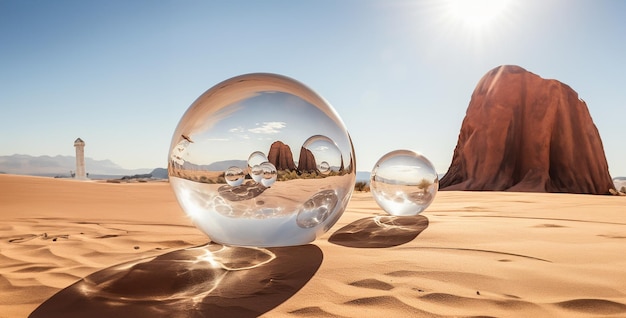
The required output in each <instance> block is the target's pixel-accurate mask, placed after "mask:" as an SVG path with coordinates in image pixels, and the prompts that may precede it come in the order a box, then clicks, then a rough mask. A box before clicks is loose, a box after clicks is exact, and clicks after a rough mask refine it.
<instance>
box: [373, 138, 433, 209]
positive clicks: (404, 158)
mask: <svg viewBox="0 0 626 318" xmlns="http://www.w3.org/2000/svg"><path fill="white" fill-rule="evenodd" d="M370 190H371V192H372V196H373V197H374V199H375V200H376V202H377V203H378V205H379V206H380V207H381V208H382V209H383V210H385V211H386V212H387V213H389V214H391V215H394V216H411V215H417V214H419V213H421V212H422V211H424V210H425V209H426V208H427V207H428V206H429V205H430V204H431V203H432V202H433V200H434V199H435V195H437V191H438V190H439V178H438V176H437V172H436V171H435V167H434V166H433V164H432V163H431V162H430V161H429V160H428V159H427V158H426V157H424V156H423V155H421V154H419V153H416V152H414V151H411V150H395V151H392V152H390V153H388V154H386V155H384V156H383V157H382V158H380V159H379V160H378V162H376V164H375V165H374V169H372V174H371V180H370Z"/></svg>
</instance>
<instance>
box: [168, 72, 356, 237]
mask: <svg viewBox="0 0 626 318" xmlns="http://www.w3.org/2000/svg"><path fill="white" fill-rule="evenodd" d="M298 151H299V152H298ZM266 154H267V156H266ZM296 159H298V161H296ZM354 160H355V157H354V149H353V146H352V141H351V140H350V136H349V134H348V131H347V129H346V127H345V125H344V123H343V122H342V120H341V119H340V118H339V115H338V114H337V113H336V111H335V110H334V109H333V108H332V106H331V105H330V104H329V103H328V102H327V101H326V100H325V99H324V98H322V97H321V96H319V95H318V94H317V93H315V92H314V91H312V90H311V89H309V88H308V87H306V86H305V85H303V84H301V83H299V82H297V81H296V80H293V79H291V78H288V77H285V76H281V75H276V74H265V73H257V74H247V75H241V76H238V77H234V78H231V79H228V80H226V81H223V82H221V83H219V84H217V85H215V86H214V87H212V88H210V89H209V90H207V91H206V92H205V93H204V94H202V95H201V96H200V97H199V98H198V99H197V100H196V101H195V102H194V103H193V104H192V105H191V106H190V107H189V109H187V111H186V112H185V114H184V115H183V117H182V118H181V119H180V121H179V123H178V126H177V127H176V130H175V132H174V134H173V137H172V142H171V144H170V150H169V157H168V175H169V181H170V185H171V186H172V189H173V191H174V193H175V195H176V198H177V200H178V203H179V204H180V206H181V207H182V208H183V210H184V211H185V213H186V214H187V215H188V216H189V218H190V219H191V220H192V221H193V222H194V224H195V225H196V227H198V229H200V230H201V231H202V232H204V233H205V234H206V235H207V236H209V238H210V239H211V240H212V241H214V242H217V243H221V244H224V245H237V246H257V247H272V246H293V245H302V244H307V243H309V242H311V241H313V240H315V239H316V238H317V237H319V236H320V235H322V234H324V233H325V232H326V231H328V230H329V229H330V228H331V227H332V226H333V225H334V224H335V222H337V220H338V219H339V217H340V216H341V215H342V214H343V212H344V210H345V208H346V206H347V204H348V201H349V200H350V197H351V195H352V191H353V189H354V182H355V178H356V171H355V161H354Z"/></svg>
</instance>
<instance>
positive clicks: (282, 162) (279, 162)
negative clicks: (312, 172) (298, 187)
mask: <svg viewBox="0 0 626 318" xmlns="http://www.w3.org/2000/svg"><path fill="white" fill-rule="evenodd" d="M267 160H268V161H269V162H270V163H272V164H273V165H274V166H275V167H276V170H296V164H295V163H294V162H293V154H292V153H291V148H289V146H288V145H285V144H284V143H283V142H282V141H275V142H274V143H273V144H272V145H271V146H270V152H269V153H268V155H267Z"/></svg>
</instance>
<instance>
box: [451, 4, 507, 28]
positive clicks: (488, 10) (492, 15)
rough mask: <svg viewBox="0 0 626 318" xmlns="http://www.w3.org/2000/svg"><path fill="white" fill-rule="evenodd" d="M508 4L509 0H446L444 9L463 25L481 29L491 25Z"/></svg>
mask: <svg viewBox="0 0 626 318" xmlns="http://www.w3.org/2000/svg"><path fill="white" fill-rule="evenodd" d="M509 4H510V0H447V1H446V2H445V6H446V8H445V11H446V12H447V13H449V14H450V16H451V18H452V19H455V20H457V21H459V22H461V23H462V24H463V25H464V26H465V27H469V28H473V29H482V28H487V27H491V26H493V23H494V21H495V20H497V18H501V15H502V14H503V13H504V11H506V10H507V9H509Z"/></svg>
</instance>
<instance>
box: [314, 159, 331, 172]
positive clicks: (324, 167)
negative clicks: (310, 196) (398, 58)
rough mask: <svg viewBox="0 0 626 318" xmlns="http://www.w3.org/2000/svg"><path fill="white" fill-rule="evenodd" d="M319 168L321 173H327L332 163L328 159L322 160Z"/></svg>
mask: <svg viewBox="0 0 626 318" xmlns="http://www.w3.org/2000/svg"><path fill="white" fill-rule="evenodd" d="M317 169H319V171H320V172H321V173H323V174H327V173H329V172H330V164H329V163H328V162H326V161H322V162H321V163H320V164H319V166H317Z"/></svg>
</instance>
